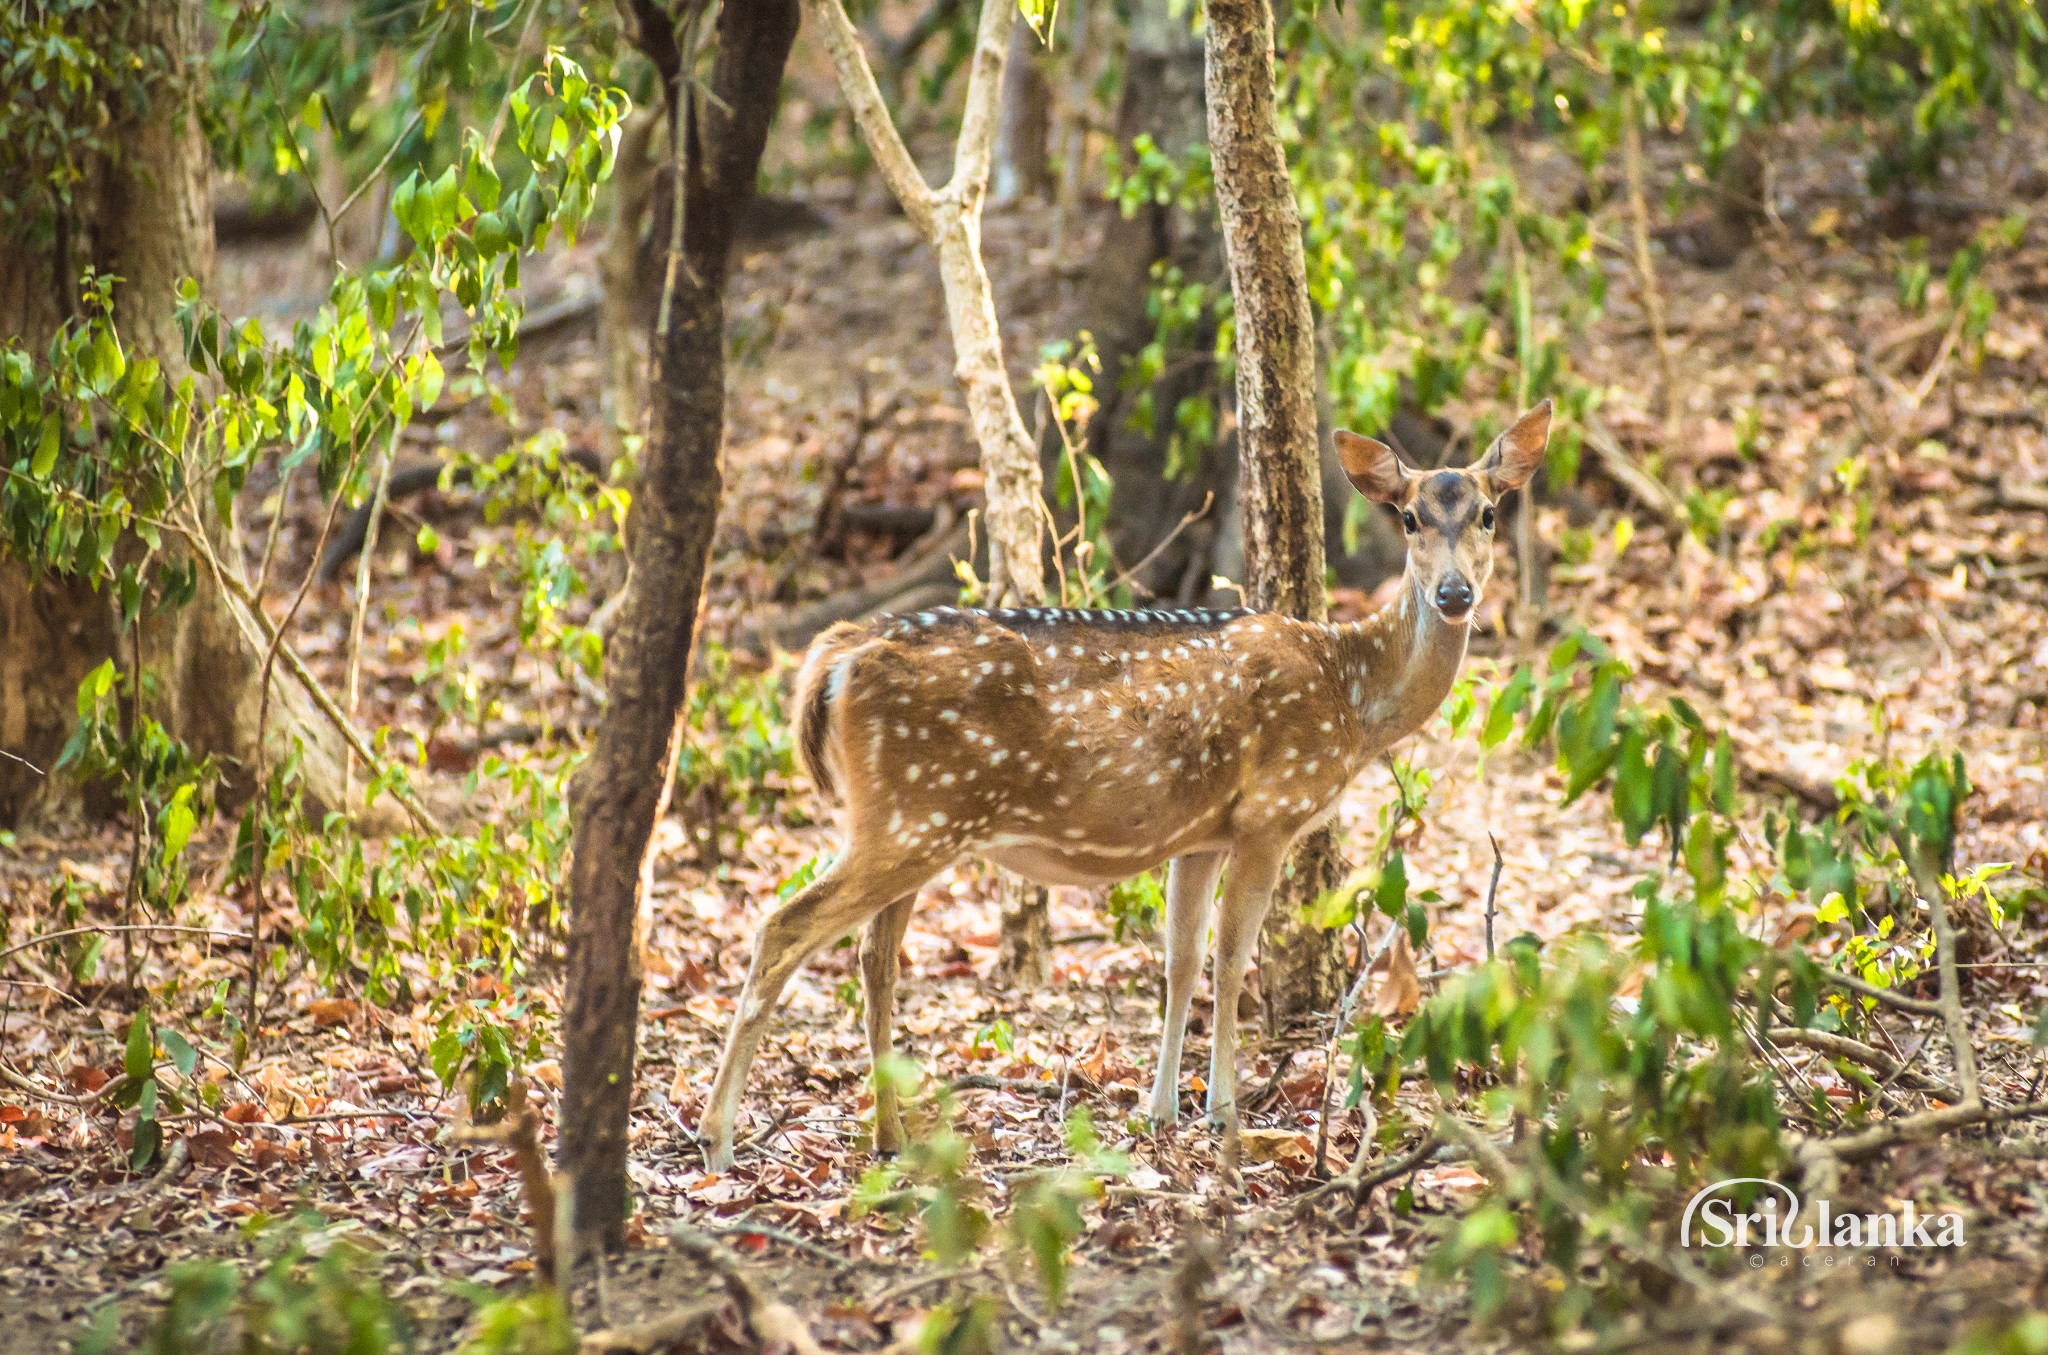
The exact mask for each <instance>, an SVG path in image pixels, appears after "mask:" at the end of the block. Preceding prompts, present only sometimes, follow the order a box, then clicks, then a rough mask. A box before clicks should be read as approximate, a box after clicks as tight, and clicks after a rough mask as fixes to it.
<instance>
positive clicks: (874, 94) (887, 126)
mask: <svg viewBox="0 0 2048 1355" xmlns="http://www.w3.org/2000/svg"><path fill="white" fill-rule="evenodd" d="M990 8H995V9H1007V8H1009V6H1007V5H992V6H990ZM804 16H805V18H806V19H808V20H809V27H810V30H811V31H812V32H813V33H816V34H817V35H818V36H819V38H820V40H821V41H823V42H824V44H825V50H826V52H828V53H830V55H831V57H832V69H833V71H834V72H835V73H836V74H837V75H838V77H839V89H840V92H841V93H843V94H844V95H845V96H846V102H847V104H848V106H849V107H851V108H852V109H853V119H854V121H855V122H857V123H859V124H860V134H861V138H862V139H863V140H864V141H866V142H867V143H868V153H869V154H871V155H873V156H874V157H875V164H876V166H877V167H879V168H880V169H881V171H882V177H883V179H885V180H887V181H888V184H889V189H890V191H891V192H893V193H895V194H896V200H897V201H898V202H900V203H902V204H903V210H904V212H905V213H906V214H907V215H908V216H909V217H910V220H911V223H912V224H913V225H915V226H916V227H917V229H918V232H919V233H920V234H922V235H924V236H926V237H927V238H929V237H930V236H931V234H932V197H933V194H932V190H931V187H930V185H928V184H926V183H925V181H924V175H922V174H920V173H919V172H918V169H917V162H916V161H915V160H913V159H911V158H910V148H909V147H907V146H905V145H904V144H903V138H902V137H901V136H899V135H898V134H897V132H896V123H895V122H894V120H892V119H891V118H890V116H889V106H888V105H887V104H885V103H883V102H882V91H881V89H880V88H879V87H878V86H877V85H876V84H875V73H874V71H873V70H871V69H869V67H868V59H867V55H866V53H864V52H863V51H862V50H861V46H860V34H859V33H857V32H855V31H854V27H853V21H852V20H851V19H849V18H847V17H846V7H845V6H844V5H843V4H841V3H840V0H804ZM984 26H986V16H984ZM979 60H980V56H979V53H977V54H976V61H977V63H978V62H979ZM998 73H999V74H1000V69H999V71H998ZM976 78H977V79H978V78H979V70H978V69H977V72H976ZM969 102H970V105H971V103H972V98H971V96H970V100H969ZM982 168H983V172H984V174H986V172H987V156H986V154H984V155H983V164H982Z"/></svg>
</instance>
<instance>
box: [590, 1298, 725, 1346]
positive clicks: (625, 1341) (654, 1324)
mask: <svg viewBox="0 0 2048 1355" xmlns="http://www.w3.org/2000/svg"><path fill="white" fill-rule="evenodd" d="M725 1306H726V1300H725V1299H724V1298H716V1299H709V1300H700V1301H699V1302H696V1303H693V1304H691V1305H689V1306H688V1307H686V1308H680V1309H678V1310H676V1311H675V1312H673V1313H670V1314H668V1315H667V1316H665V1317H657V1318H655V1319H653V1320H652V1321H650V1322H636V1323H634V1324H632V1325H631V1326H627V1327H607V1328H605V1329H604V1330H603V1331H594V1332H591V1333H590V1334H589V1335H588V1336H585V1337H584V1338H583V1339H582V1340H581V1341H579V1342H578V1343H577V1345H576V1350H577V1355H655V1352H657V1351H665V1350H668V1349H669V1348H670V1347H672V1346H674V1345H676V1344H677V1343H678V1342H680V1341H681V1340H682V1339H683V1338H684V1337H686V1336H688V1335H689V1334H690V1333H691V1332H692V1331H693V1330H695V1328H696V1327H697V1324H698V1323H700V1322H703V1321H705V1320H706V1319H708V1318H712V1317H715V1316H717V1315H718V1314H719V1313H720V1312H722V1311H723V1310H724V1308H725Z"/></svg>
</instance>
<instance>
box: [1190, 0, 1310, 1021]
mask: <svg viewBox="0 0 2048 1355" xmlns="http://www.w3.org/2000/svg"><path fill="white" fill-rule="evenodd" d="M1205 14H1206V19H1207V25H1208V36H1207V45H1208V60H1207V64H1206V84H1207V87H1208V98H1209V148H1210V155H1211V158H1212V161H1213V163H1214V165H1215V173H1216V199H1217V205H1218V206H1219V208H1220V209H1221V215H1222V218H1223V250H1224V256H1225V258H1226V259H1227V260H1228V262H1229V265H1230V290H1231V295H1232V297H1233V298H1234V299H1235V301H1236V317H1237V425H1238V434H1237V438H1238V441H1237V446H1238V504H1239V508H1240V512H1241V514H1242V516H1243V520H1244V527H1243V532H1244V554H1245V569H1244V572H1245V578H1244V588H1245V600H1246V601H1247V602H1248V603H1249V604H1250V605H1251V606H1254V607H1257V608H1259V609H1260V610H1262V611H1275V612H1281V613H1284V614H1286V615H1288V616H1296V617H1301V618H1303V619H1305V620H1310V621H1320V620H1322V619H1323V616H1324V615H1325V612H1326V599H1325V591H1324V582H1323V489H1322V477H1321V474H1320V470H1319V467H1318V457H1317V447H1316V404H1315V363H1316V358H1315V331H1314V324H1313V320H1312V318H1311V315H1310V312H1309V303H1308V268H1307V265H1306V263H1305V261H1304V259H1303V255H1302V244H1301V217H1300V214H1299V212H1298V211H1297V210H1296V208H1295V203H1294V188H1293V185H1292V183H1291V182H1290V181H1289V179H1288V177H1287V161H1286V158H1285V157H1284V156H1283V155H1282V154H1281V150H1280V134H1279V125H1278V121H1277V119H1276V117H1275V113H1274V107H1273V11H1272V9H1271V7H1270V6H1269V5H1268V4H1267V0H1209V4H1208V5H1207V7H1206V9H1205ZM1337 877H1338V866H1337V857H1336V850H1335V844H1334V842H1333V841H1332V839H1331V835H1330V833H1329V830H1328V829H1319V830H1317V831H1316V832H1314V833H1311V834H1309V835H1308V836H1306V837H1304V838H1303V839H1302V841H1301V843H1300V845H1299V846H1297V847H1296V848H1295V852H1294V856H1293V858H1292V859H1291V860H1290V862H1289V863H1288V868H1287V870H1286V871H1285V873H1284V874H1283V875H1282V877H1281V881H1280V884H1279V886H1278V887H1277V888H1276V889H1275V890H1274V891H1273V906H1272V911H1271V912H1270V913H1268V914H1267V916H1266V925H1265V929H1264V931H1263V932H1262V933H1261V948H1260V959H1259V990H1260V993H1261V994H1262V996H1263V997H1264V999H1265V1002H1266V1011H1267V1016H1268V1019H1269V1021H1270V1022H1273V1023H1276V1024H1277V1023H1278V1022H1281V1021H1285V1020H1287V1019H1290V1018H1293V1017H1296V1016H1300V1015H1303V1014H1305V1013H1308V1012H1312V1011H1316V1010H1328V1009H1329V1008H1331V1007H1332V1006H1334V1005H1335V1004H1336V1002H1337V1001H1338V1000H1339V998H1340V997H1341V996H1342V981H1343V980H1342V966H1341V963H1340V959H1339V955H1338V949H1337V938H1336V935H1335V933H1334V932H1324V931H1322V930H1320V929H1318V928H1316V927H1314V926H1312V925H1310V924H1309V923H1308V922H1306V921H1305V920H1303V917H1302V907H1303V905H1304V904H1306V903H1308V902H1310V901H1311V900H1313V899H1314V898H1315V897H1316V896H1317V895H1318V894H1320V893H1322V892H1323V891H1325V890H1327V889H1330V888H1333V887H1334V886H1335V885H1336V883H1337ZM1223 1018H1224V1014H1223V1013H1218V1019H1219V1020H1221V1019H1223Z"/></svg>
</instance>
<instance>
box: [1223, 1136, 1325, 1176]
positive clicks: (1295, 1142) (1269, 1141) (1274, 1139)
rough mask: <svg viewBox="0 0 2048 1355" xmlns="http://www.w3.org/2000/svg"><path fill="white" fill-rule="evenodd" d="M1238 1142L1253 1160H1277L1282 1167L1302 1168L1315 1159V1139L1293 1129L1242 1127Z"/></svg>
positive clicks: (1245, 1153) (1246, 1154) (1246, 1155)
mask: <svg viewBox="0 0 2048 1355" xmlns="http://www.w3.org/2000/svg"><path fill="white" fill-rule="evenodd" d="M1237 1137H1238V1143H1239V1145H1240V1146H1241V1148H1242V1150H1243V1152H1244V1155H1245V1157H1247V1158H1249V1159H1250V1160H1251V1161H1253V1162H1278V1163H1279V1164H1281V1165H1282V1166H1284V1167H1291V1168H1294V1169H1295V1170H1304V1169H1306V1168H1307V1167H1308V1165H1309V1164H1310V1163H1312V1162H1314V1161H1315V1156H1316V1145H1315V1140H1313V1139H1311V1138H1310V1137H1309V1136H1308V1135H1306V1134H1304V1133H1301V1132H1300V1131H1299V1130H1294V1129H1244V1130H1240V1131H1239V1132H1238V1136H1237Z"/></svg>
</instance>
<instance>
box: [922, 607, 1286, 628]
mask: <svg viewBox="0 0 2048 1355" xmlns="http://www.w3.org/2000/svg"><path fill="white" fill-rule="evenodd" d="M1250 615H1252V610H1251V609H1250V608H1249V607H1234V608H1231V609H1229V610H1226V611H1216V610H1213V609H1211V608H1208V607H1155V608H1147V609H1143V610H1126V609H1114V608H1092V609H1091V608H1083V607H1003V608H999V609H997V610H995V611H983V610H979V609H974V610H969V609H965V608H960V607H933V608H931V609H930V610H928V611H922V612H901V613H898V614H895V615H893V616H889V617H885V618H882V620H883V621H884V623H887V622H894V623H896V625H898V626H899V627H902V628H905V629H909V628H912V627H916V626H937V625H943V624H945V623H947V622H950V621H965V620H968V619H971V618H979V619H982V620H987V621H993V622H995V624H997V625H998V626H1001V627H1002V628H1003V629H1004V630H1009V631H1016V632H1017V633H1018V634H1020V635H1021V634H1023V633H1025V632H1027V631H1034V630H1041V629H1045V628H1048V627H1054V626H1091V627H1096V628H1103V629H1117V630H1142V629H1145V628H1148V627H1150V628H1155V629H1156V628H1161V627H1169V626H1171V627H1187V626H1221V625H1227V624H1229V623H1230V622H1232V621H1236V620H1239V619H1241V618H1243V617H1247V616H1250Z"/></svg>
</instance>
